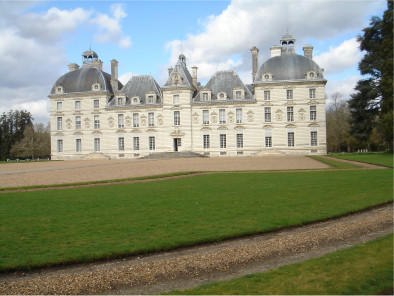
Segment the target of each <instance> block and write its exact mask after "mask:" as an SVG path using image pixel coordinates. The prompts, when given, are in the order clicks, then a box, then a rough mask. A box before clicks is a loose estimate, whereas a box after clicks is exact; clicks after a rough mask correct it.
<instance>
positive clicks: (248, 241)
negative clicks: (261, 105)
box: [0, 203, 393, 294]
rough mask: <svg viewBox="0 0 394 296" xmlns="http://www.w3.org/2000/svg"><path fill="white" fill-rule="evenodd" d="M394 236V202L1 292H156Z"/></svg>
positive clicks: (28, 277)
mask: <svg viewBox="0 0 394 296" xmlns="http://www.w3.org/2000/svg"><path fill="white" fill-rule="evenodd" d="M392 232H393V204H392V203H390V204H386V205H384V206H380V207H377V208H374V209H371V210H367V211H364V212H361V213H357V214H353V215H348V216H345V217H342V218H337V219H332V220H329V221H326V222H321V223H315V224H311V225H308V226H303V227H296V228H291V229H286V230H282V231H278V232H274V233H269V234H263V235H257V236H253V237H249V238H243V239H236V240H231V241H226V242H223V243H217V244H211V245H206V246H199V247H194V248H187V249H183V250H175V251H172V252H166V253H161V254H156V255H151V256H146V257H141V258H140V257H138V258H130V259H124V260H118V261H111V262H106V263H96V264H85V265H82V266H74V267H67V268H62V269H47V270H43V271H39V272H37V271H36V272H31V273H27V274H19V273H17V274H11V275H2V276H0V294H98V293H100V294H117V293H118V294H152V293H159V292H165V291H170V290H172V289H184V288H187V287H193V286H196V285H200V284H202V283H207V282H213V281H218V280H224V279H228V278H232V277H239V276H241V275H243V274H248V273H253V272H258V271H265V270H267V269H272V268H276V267H278V266H280V265H284V264H290V263H294V262H297V261H302V260H305V259H308V258H311V257H316V256H321V255H322V254H325V253H327V252H332V251H335V250H338V249H342V248H345V247H349V246H351V245H354V244H358V243H361V242H364V241H368V240H371V239H374V238H376V237H380V236H382V235H385V234H388V233H392Z"/></svg>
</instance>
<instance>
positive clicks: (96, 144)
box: [94, 138, 100, 152]
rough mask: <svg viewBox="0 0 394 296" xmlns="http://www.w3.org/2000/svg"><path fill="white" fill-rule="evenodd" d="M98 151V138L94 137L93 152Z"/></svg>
mask: <svg viewBox="0 0 394 296" xmlns="http://www.w3.org/2000/svg"><path fill="white" fill-rule="evenodd" d="M99 151H100V138H95V139H94V152H99Z"/></svg>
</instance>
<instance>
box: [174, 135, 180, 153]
mask: <svg viewBox="0 0 394 296" xmlns="http://www.w3.org/2000/svg"><path fill="white" fill-rule="evenodd" d="M179 146H181V139H180V138H174V151H175V152H177V151H179Z"/></svg>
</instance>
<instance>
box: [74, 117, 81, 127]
mask: <svg viewBox="0 0 394 296" xmlns="http://www.w3.org/2000/svg"><path fill="white" fill-rule="evenodd" d="M75 129H76V130H80V129H81V116H75Z"/></svg>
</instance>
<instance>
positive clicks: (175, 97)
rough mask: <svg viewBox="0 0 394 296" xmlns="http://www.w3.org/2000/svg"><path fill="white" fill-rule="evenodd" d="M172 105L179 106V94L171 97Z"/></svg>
mask: <svg viewBox="0 0 394 296" xmlns="http://www.w3.org/2000/svg"><path fill="white" fill-rule="evenodd" d="M172 103H173V104H174V105H179V104H180V98H179V94H175V95H172Z"/></svg>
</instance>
